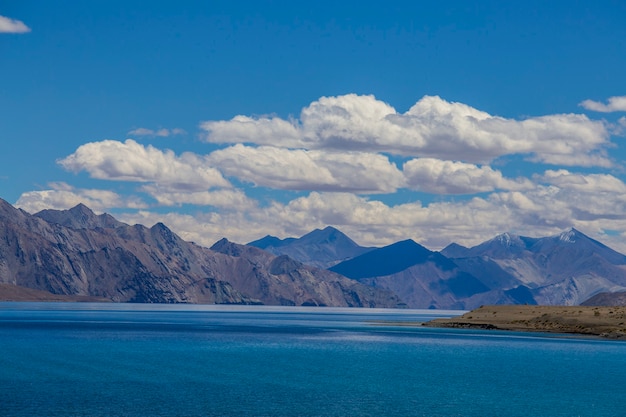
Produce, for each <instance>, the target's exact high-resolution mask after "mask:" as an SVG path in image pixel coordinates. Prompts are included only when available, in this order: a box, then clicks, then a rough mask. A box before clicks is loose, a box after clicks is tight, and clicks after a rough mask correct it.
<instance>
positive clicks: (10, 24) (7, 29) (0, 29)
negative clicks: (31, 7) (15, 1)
mask: <svg viewBox="0 0 626 417" xmlns="http://www.w3.org/2000/svg"><path fill="white" fill-rule="evenodd" d="M27 32H30V28H29V27H28V26H26V25H25V24H24V22H22V21H21V20H16V19H11V18H9V17H5V16H0V33H27Z"/></svg>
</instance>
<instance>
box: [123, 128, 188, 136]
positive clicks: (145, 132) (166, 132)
mask: <svg viewBox="0 0 626 417" xmlns="http://www.w3.org/2000/svg"><path fill="white" fill-rule="evenodd" d="M186 133H187V132H186V131H185V130H184V129H180V128H174V129H165V128H161V129H156V130H154V129H146V128H144V127H139V128H137V129H133V130H131V131H130V132H128V134H129V135H134V136H160V137H164V138H165V137H168V136H175V135H184V134H186Z"/></svg>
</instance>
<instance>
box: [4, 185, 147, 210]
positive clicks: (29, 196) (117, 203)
mask: <svg viewBox="0 0 626 417" xmlns="http://www.w3.org/2000/svg"><path fill="white" fill-rule="evenodd" d="M49 187H50V188H49V189H47V190H39V191H29V192H26V193H23V194H22V195H21V196H20V198H19V199H18V200H17V202H16V203H15V206H16V207H19V208H21V209H23V210H25V211H27V212H29V213H37V212H39V211H41V210H45V209H56V210H66V209H69V208H72V207H74V206H76V205H77V204H79V203H83V204H85V205H86V206H88V207H89V208H91V209H92V210H94V211H96V212H103V211H105V210H107V209H111V208H132V209H139V208H146V207H147V206H146V204H145V203H143V202H142V201H141V200H140V199H138V198H137V197H122V196H120V195H119V194H117V193H114V192H112V191H109V190H98V189H81V188H75V187H72V186H71V185H69V184H66V183H63V182H61V183H51V184H49Z"/></svg>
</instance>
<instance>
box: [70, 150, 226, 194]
mask: <svg viewBox="0 0 626 417" xmlns="http://www.w3.org/2000/svg"><path fill="white" fill-rule="evenodd" d="M58 163H59V164H60V165H61V166H63V168H65V169H67V170H69V171H72V172H80V171H87V172H89V174H90V175H91V177H93V178H98V179H106V180H115V181H135V182H154V183H157V184H159V185H160V186H161V187H170V188H171V189H172V190H178V191H181V190H188V191H201V190H206V189H209V188H212V187H230V184H229V183H228V181H226V180H225V179H224V178H223V177H222V174H220V173H219V171H217V170H216V169H215V168H212V167H211V166H209V164H208V163H207V161H206V160H205V159H204V158H202V157H199V156H197V155H195V154H192V153H184V154H182V155H180V156H176V155H175V154H174V152H172V151H170V150H165V151H161V150H159V149H156V148H154V147H152V146H143V145H141V144H139V143H137V142H135V141H134V140H132V139H128V140H126V141H125V142H118V141H114V140H103V141H101V142H91V143H87V144H85V145H81V146H80V147H79V148H78V149H77V150H76V151H75V152H74V153H73V154H71V155H69V156H67V157H66V158H63V159H61V160H59V161H58Z"/></svg>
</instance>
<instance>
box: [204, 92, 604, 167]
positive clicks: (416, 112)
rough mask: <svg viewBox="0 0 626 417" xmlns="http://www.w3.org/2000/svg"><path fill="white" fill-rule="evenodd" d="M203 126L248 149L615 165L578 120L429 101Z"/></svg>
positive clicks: (336, 106) (213, 138) (328, 102)
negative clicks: (517, 116)
mask: <svg viewBox="0 0 626 417" xmlns="http://www.w3.org/2000/svg"><path fill="white" fill-rule="evenodd" d="M200 127H201V128H202V129H204V130H206V131H207V135H206V140H207V141H208V142H212V143H248V144H258V145H273V146H279V147H288V148H302V149H319V150H321V149H324V150H342V151H360V152H383V153H389V154H395V155H404V156H417V157H430V158H438V159H443V160H457V161H465V162H472V163H487V162H490V161H492V160H493V159H495V158H497V157H500V156H503V155H510V154H526V155H529V156H530V157H531V158H532V159H533V160H535V161H538V162H545V163H550V164H562V165H582V166H603V167H608V166H610V165H611V162H610V160H609V159H608V157H607V155H606V150H605V147H606V146H608V145H609V141H608V140H609V132H608V130H607V128H606V126H605V124H604V123H603V122H601V121H592V120H590V119H589V118H588V117H587V116H585V115H581V114H557V115H548V116H542V117H533V118H528V119H524V120H514V119H507V118H503V117H499V116H492V115H490V114H488V113H486V112H483V111H480V110H477V109H475V108H473V107H471V106H468V105H466V104H462V103H454V102H448V101H445V100H443V99H441V98H440V97H437V96H425V97H423V98H422V99H421V100H419V101H418V102H417V103H416V104H415V105H414V106H412V107H411V108H410V109H409V110H408V111H407V112H405V113H398V112H397V111H396V110H395V109H394V108H393V107H392V106H390V105H389V104H387V103H384V102H382V101H380V100H377V99H376V98H375V97H374V96H359V95H356V94H348V95H344V96H338V97H322V98H320V99H319V100H317V101H315V102H313V103H311V104H310V105H309V106H307V107H305V108H304V109H303V110H302V112H301V114H300V119H299V121H295V120H283V119H280V118H278V117H271V118H270V117H261V118H252V117H248V116H237V117H235V118H233V119H232V120H229V121H207V122H203V123H202V124H201V125H200Z"/></svg>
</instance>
